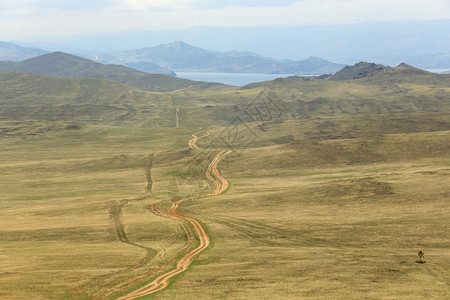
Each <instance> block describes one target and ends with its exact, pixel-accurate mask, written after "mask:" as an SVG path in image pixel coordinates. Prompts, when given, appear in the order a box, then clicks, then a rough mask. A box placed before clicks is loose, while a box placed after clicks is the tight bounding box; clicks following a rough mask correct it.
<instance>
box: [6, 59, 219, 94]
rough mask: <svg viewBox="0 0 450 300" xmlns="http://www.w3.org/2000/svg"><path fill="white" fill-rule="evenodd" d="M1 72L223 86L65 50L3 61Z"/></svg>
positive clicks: (167, 86) (153, 85) (145, 84)
mask: <svg viewBox="0 0 450 300" xmlns="http://www.w3.org/2000/svg"><path fill="white" fill-rule="evenodd" d="M0 71H10V72H19V73H33V74H40V75H48V76H55V77H67V78H96V79H105V80H111V81H115V82H118V83H123V84H127V85H130V86H134V87H137V88H140V89H143V90H147V91H171V90H177V89H183V88H194V87H196V88H220V87H221V86H222V85H220V84H212V83H206V82H196V81H191V80H187V79H181V78H175V77H172V76H166V75H162V74H149V73H145V72H141V71H137V70H134V69H131V68H128V67H125V66H121V65H105V64H101V63H97V62H93V61H91V60H88V59H84V58H81V57H78V56H74V55H71V54H67V53H64V52H53V53H49V54H44V55H41V56H37V57H33V58H30V59H27V60H24V61H20V62H10V63H2V64H0Z"/></svg>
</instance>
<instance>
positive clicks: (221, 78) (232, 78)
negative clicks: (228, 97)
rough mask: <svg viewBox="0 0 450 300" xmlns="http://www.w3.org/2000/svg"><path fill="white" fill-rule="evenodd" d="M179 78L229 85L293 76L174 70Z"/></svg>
mask: <svg viewBox="0 0 450 300" xmlns="http://www.w3.org/2000/svg"><path fill="white" fill-rule="evenodd" d="M176 73H177V75H178V77H179V78H185V79H190V80H196V81H207V82H219V83H223V84H229V85H236V86H240V85H246V84H249V83H253V82H260V81H268V80H274V79H276V78H281V77H288V76H293V75H292V74H248V73H207V72H176Z"/></svg>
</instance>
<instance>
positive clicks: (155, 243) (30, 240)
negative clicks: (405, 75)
mask: <svg viewBox="0 0 450 300" xmlns="http://www.w3.org/2000/svg"><path fill="white" fill-rule="evenodd" d="M3 76H12V75H3ZM14 76H19V75H14ZM20 76H24V75H20ZM5 78H6V77H5ZM5 78H4V79H5ZM8 78H12V77H8ZM33 78H34V79H33ZM39 78H40V79H39V80H43V81H42V84H40V85H39V84H35V83H32V84H24V85H23V86H22V87H20V86H19V85H18V83H11V82H10V85H6V84H4V85H3V87H5V86H9V87H10V89H9V90H8V94H5V93H2V95H1V96H2V98H1V100H2V105H3V106H2V108H1V112H2V116H3V117H2V118H1V119H0V134H1V139H0V241H1V244H0V286H1V287H2V288H1V291H0V298H2V299H3V298H5V299H108V298H112V297H114V296H115V295H118V294H120V293H121V292H123V291H126V290H130V289H132V288H133V287H135V286H137V285H139V284H142V283H143V282H145V281H148V280H150V279H151V278H152V277H153V276H155V275H156V274H158V273H159V272H160V271H161V270H163V269H167V268H169V267H170V266H172V265H173V263H174V261H175V258H176V257H177V256H179V255H180V254H181V253H183V251H186V249H185V245H186V241H187V237H186V235H185V232H184V230H183V228H182V227H181V226H180V224H179V223H178V222H177V221H176V220H174V219H171V218H168V217H167V214H166V213H165V208H166V207H167V206H168V205H169V204H170V203H171V199H172V200H173V199H174V197H180V196H184V195H187V194H189V193H193V194H194V195H195V196H196V197H194V199H193V200H192V201H186V202H185V203H183V205H182V207H181V209H180V211H181V212H182V213H184V214H186V215H189V216H192V217H195V218H196V219H198V220H200V221H201V222H202V224H204V225H205V227H206V228H207V230H208V232H209V233H210V236H211V238H212V246H211V247H210V248H209V249H207V250H206V251H205V252H203V253H202V254H201V255H200V257H199V258H198V259H197V260H196V261H195V263H194V265H193V266H191V267H190V269H189V270H188V271H187V272H186V273H183V274H182V275H180V276H178V277H177V278H176V280H174V281H173V282H172V283H171V285H170V286H169V288H167V289H166V290H163V291H161V292H158V293H157V294H155V295H153V296H151V297H148V298H152V299H199V298H200V299H262V298H271V299H299V298H300V299H304V298H322V299H349V298H351V299H380V298H382V299H412V298H415V299H447V298H449V296H450V286H449V282H450V271H449V270H450V251H449V247H450V238H449V237H450V232H449V225H450V224H449V221H448V212H449V210H450V207H449V206H450V204H449V202H448V199H449V198H450V186H449V184H448V182H449V179H450V115H449V111H448V109H449V107H450V106H449V101H448V99H449V98H448V95H449V92H448V89H449V87H448V84H447V85H445V84H443V83H436V84H435V90H434V91H433V90H432V89H430V90H429V89H427V88H423V89H420V88H418V86H419V85H421V86H422V87H424V86H428V85H429V86H432V85H433V83H432V82H431V79H426V80H424V79H423V78H422V79H420V80H422V83H420V84H419V83H418V82H419V81H417V80H416V81H410V82H409V83H407V82H395V85H398V86H405V85H407V84H409V85H410V88H408V90H404V89H401V88H400V89H399V90H392V84H391V83H389V82H387V83H386V84H387V85H389V86H388V87H386V88H385V89H384V90H383V88H380V85H377V87H374V89H377V90H378V91H379V92H377V91H375V90H373V91H372V90H370V88H367V89H365V88H364V86H366V87H367V85H369V83H367V82H366V83H364V80H361V81H355V82H352V81H349V82H344V83H341V84H344V85H339V83H337V82H325V83H322V84H319V83H316V82H313V83H309V85H308V83H296V82H285V81H284V80H283V81H282V82H281V83H280V81H275V82H273V83H270V84H268V85H267V86H264V87H258V88H255V89H248V90H229V91H220V92H219V91H194V90H184V91H177V92H172V93H167V94H165V93H150V92H144V91H140V90H136V89H134V88H129V87H126V86H118V85H115V84H112V83H107V82H101V81H86V85H85V89H83V88H82V86H81V83H82V82H84V81H78V80H69V79H49V80H51V81H52V82H53V83H54V89H53V90H49V91H50V92H48V93H47V94H46V92H45V91H44V90H40V88H42V87H43V86H45V84H44V83H43V82H46V81H45V80H44V79H42V78H43V77H39ZM5 80H6V79H5ZM21 80H22V81H20V82H22V83H23V82H24V81H23V80H25V79H24V78H22V79H21ZM26 80H31V81H32V82H35V81H34V80H36V78H35V77H33V76H29V75H27V76H26ZM377 80H379V81H380V82H381V83H382V82H383V80H382V79H377ZM69 81H70V82H69ZM17 82H19V81H17ZM60 82H65V83H67V84H68V86H66V87H65V88H62V89H59V88H57V87H58V84H59V83H60ZM411 82H413V84H411ZM69 83H70V84H69ZM30 86H31V87H32V88H31V87H30ZM374 86H375V85H374ZM13 87H14V88H13ZM26 87H28V88H30V90H28V91H26V92H24V88H26ZM389 89H390V90H389ZM89 90H91V91H92V95H91V96H86V97H81V98H79V97H78V98H77V96H76V95H79V94H80V93H83V94H84V95H87V94H86V93H87V92H88V91H89ZM315 90H317V91H315ZM99 91H101V93H99ZM345 91H347V92H345ZM72 92H73V94H71V95H69V96H67V93H69V94H70V93H72ZM119 92H120V93H119ZM345 93H347V96H348V99H347V100H348V101H347V102H345V101H344V100H345V99H344V98H345V97H344V96H345ZM408 93H409V94H410V95H409V96H410V97H408ZM97 94H98V95H99V97H98V98H96V97H95V95H97ZM5 95H6V96H5ZM45 95H47V98H45V97H44V96H45ZM58 95H60V96H58ZM102 95H103V96H102ZM121 95H123V98H121ZM130 95H134V96H130ZM320 95H321V96H320ZM364 95H366V96H367V97H369V96H370V95H372V96H370V97H372V98H370V99H368V98H365V97H366V96H364ZM41 96H42V97H41ZM319 96H320V97H322V99H319ZM298 97H303V98H301V99H300V100H301V101H298V100H299V99H298ZM421 97H422V98H421ZM74 99H78V100H74ZM80 99H84V102H83V103H80V101H81V100H80ZM93 99H94V100H95V101H100V102H101V103H102V105H110V106H114V107H118V106H120V107H123V108H124V109H125V110H127V111H133V110H134V111H136V114H134V115H133V114H125V115H124V113H123V112H121V113H118V114H116V113H112V114H108V113H105V112H106V111H108V110H98V111H97V110H95V111H94V112H98V116H95V113H94V114H92V113H90V108H89V107H90V106H89V105H91V104H92V101H94V100H93ZM108 99H113V100H111V103H110V104H108ZM114 99H115V100H114ZM358 99H359V100H358ZM361 99H363V100H361ZM364 99H366V100H364ZM396 99H397V101H395V100H396ZM420 99H422V100H420ZM424 99H425V100H424ZM427 99H428V100H427ZM419 100H420V101H422V102H420V101H419ZM27 101H31V104H30V105H31V106H33V107H34V109H37V108H38V107H39V105H41V106H42V107H43V108H42V109H41V110H40V112H39V113H37V112H38V111H37V110H31V109H30V110H28V111H27V113H24V111H23V110H21V109H22V108H23V109H28V108H27V107H26V104H27V103H29V102H27ZM77 101H78V102H77ZM340 101H341V102H342V103H345V104H346V105H348V108H350V107H353V108H355V107H358V109H360V110H363V109H362V108H361V107H364V105H363V106H361V105H360V104H361V103H363V102H364V101H367V103H369V104H370V105H369V104H368V106H366V108H367V107H369V108H367V111H360V112H359V113H357V111H356V110H351V111H350V109H348V110H346V109H344V107H343V106H341V105H339V106H340V107H341V108H342V110H341V109H339V108H338V107H337V106H333V105H334V104H333V105H330V103H335V104H336V103H337V104H339V103H340ZM352 101H353V102H352ZM358 101H359V102H358ZM427 101H428V102H427ZM425 102H426V103H425ZM68 103H72V104H73V105H74V106H76V107H77V108H83V105H88V108H86V107H84V108H86V111H85V113H80V111H81V110H79V109H76V110H73V115H71V116H70V118H67V119H66V118H65V116H66V115H67V114H59V113H56V114H51V113H49V112H48V110H46V109H47V108H50V109H53V110H52V111H56V112H57V110H54V108H55V107H56V108H57V107H61V106H62V105H65V104H68ZM349 103H350V104H349ZM351 103H353V104H351ZM364 103H366V102H364ZM374 103H375V104H376V105H374ZM386 103H388V104H386ZM389 103H391V104H389ZM421 103H422V104H421ZM424 103H425V104H426V105H425V104H424ZM246 104H247V105H246ZM249 104H251V105H249ZM13 107H15V108H16V109H15V110H11V108H13ZM102 107H103V106H102ZM149 107H152V108H153V109H149ZM175 107H177V108H179V110H180V125H181V126H180V128H174V127H175ZM380 107H382V108H383V110H379V111H378V110H377V109H378V108H380ZM268 108H269V109H268ZM366 108H364V109H366ZM146 109H147V110H146ZM264 109H266V110H264ZM66 111H70V110H66ZM338 111H339V113H338ZM344 111H347V112H344ZM255 112H257V114H253V113H255ZM363 112H364V113H363ZM7 114H9V116H6V115H7ZM50 116H53V118H50ZM86 116H87V117H86ZM102 116H103V117H102ZM120 116H122V117H120ZM152 118H154V119H152ZM155 118H156V119H155ZM248 118H250V119H251V120H249V119H248ZM158 120H162V121H161V122H160V123H158ZM247 121H253V122H247ZM151 124H156V125H155V126H153V125H151ZM200 127H202V129H200ZM207 128H211V129H212V131H211V134H210V135H208V136H205V137H204V138H202V139H200V140H199V141H198V146H199V147H200V148H201V149H204V151H203V152H200V151H198V150H195V149H189V148H188V141H189V139H190V138H191V137H192V136H191V134H193V133H195V132H198V131H201V130H205V129H207ZM222 149H231V150H233V152H232V154H230V155H228V156H227V157H226V159H224V160H223V161H222V162H221V163H220V164H219V169H220V171H221V174H222V175H223V176H225V177H226V178H227V179H228V180H229V182H230V184H231V187H230V188H229V189H228V190H227V192H226V193H224V194H222V195H219V196H202V195H203V194H204V193H205V192H207V191H209V190H210V189H211V186H210V185H209V183H208V180H207V179H206V178H205V177H204V176H203V174H204V173H203V172H204V169H205V167H206V166H207V164H208V163H209V161H210V159H211V158H212V157H213V156H214V155H215V154H217V152H218V151H220V150H222ZM148 154H154V161H153V167H152V172H151V173H152V174H151V175H152V179H153V190H152V191H151V192H149V191H147V190H146V186H147V177H146V170H145V165H146V158H147V156H148ZM175 179H179V180H178V182H177V181H175ZM151 204H156V206H155V210H153V211H152V210H151V209H149V206H150V205H151ZM419 250H423V251H424V252H425V260H426V263H425V264H417V263H415V260H416V258H417V257H416V254H417V252H418V251H419Z"/></svg>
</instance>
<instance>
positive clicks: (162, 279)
mask: <svg viewBox="0 0 450 300" xmlns="http://www.w3.org/2000/svg"><path fill="white" fill-rule="evenodd" d="M207 135H209V131H208V132H207V133H206V134H205V135H204V136H207ZM192 136H193V139H191V140H190V141H189V146H191V145H192V146H193V147H194V148H195V149H198V150H200V149H199V148H198V147H196V145H195V142H196V141H197V140H198V139H199V138H201V137H204V136H201V137H197V136H196V135H195V134H193V135H192ZM191 141H192V143H191ZM229 153H231V151H226V152H225V150H222V151H220V152H219V153H217V154H216V156H215V157H214V158H213V160H212V161H211V162H210V164H209V165H208V168H207V170H206V172H205V175H206V177H207V178H208V179H209V180H210V181H213V182H214V189H213V191H212V192H211V193H210V194H209V195H220V194H222V193H223V192H225V190H226V189H227V188H228V186H229V183H228V181H227V180H226V179H225V178H224V177H223V176H222V175H221V174H220V172H219V170H218V164H219V162H220V161H221V160H222V159H223V157H225V156H226V155H228V154H229ZM191 199H192V197H186V198H183V199H180V200H178V201H175V202H173V203H172V206H171V207H170V208H169V209H168V210H167V211H168V213H169V215H170V216H172V217H174V218H177V219H178V220H179V222H180V223H181V224H182V226H183V228H184V230H185V232H186V234H187V235H188V242H189V241H193V240H194V239H193V237H192V235H191V236H190V235H189V234H190V232H191V230H190V228H189V227H192V228H194V232H195V233H196V235H197V238H198V240H199V244H198V246H197V247H195V248H194V249H193V250H191V251H190V252H188V253H187V254H185V255H184V256H182V257H181V258H180V260H179V261H178V262H177V264H176V266H175V268H174V269H172V270H170V271H167V272H165V273H163V274H161V275H159V276H158V277H157V278H155V279H154V280H153V281H151V282H150V283H148V284H145V285H143V286H142V287H140V288H138V289H136V290H134V291H132V292H130V293H128V294H126V295H124V296H121V297H118V298H117V299H118V300H131V299H136V298H139V297H143V296H147V295H150V294H153V293H156V292H158V291H161V290H163V289H165V288H166V287H167V286H168V285H169V280H170V279H171V278H172V277H174V276H176V275H178V274H180V273H182V272H184V271H186V270H187V269H188V267H189V266H190V265H191V263H192V262H193V261H194V259H195V258H196V257H197V256H198V255H199V254H200V253H201V252H202V251H203V250H205V249H206V248H208V246H209V245H210V243H211V239H210V237H209V235H208V234H207V233H206V231H205V229H204V228H203V226H202V225H201V224H200V223H199V222H198V221H197V220H196V219H193V218H191V217H188V216H185V215H183V214H181V213H180V212H178V210H177V209H178V207H179V206H180V204H181V203H183V202H184V201H186V200H191ZM149 208H150V209H151V210H152V211H154V212H158V211H157V210H156V206H155V205H152V206H150V207H149ZM158 213H159V212H158ZM187 247H190V246H189V243H188V246H187Z"/></svg>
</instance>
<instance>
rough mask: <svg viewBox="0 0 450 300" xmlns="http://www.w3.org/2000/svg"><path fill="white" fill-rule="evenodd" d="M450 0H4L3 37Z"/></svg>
mask: <svg viewBox="0 0 450 300" xmlns="http://www.w3.org/2000/svg"><path fill="white" fill-rule="evenodd" d="M449 16H450V1H448V0H302V1H293V0H278V1H276V0H258V1H257V0H247V1H246V0H227V1H226V0H218V1H214V0H208V1H207V0H98V1H92V0H64V1H61V0H7V1H5V0H0V28H2V30H1V31H0V40H5V39H6V40H7V39H18V38H22V37H27V36H30V37H31V36H33V37H39V38H40V37H45V36H68V35H75V34H82V33H93V32H105V31H115V30H127V29H141V30H159V29H182V28H188V27H193V26H258V25H301V24H344V23H359V22H384V21H397V20H431V19H448V18H449Z"/></svg>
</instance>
